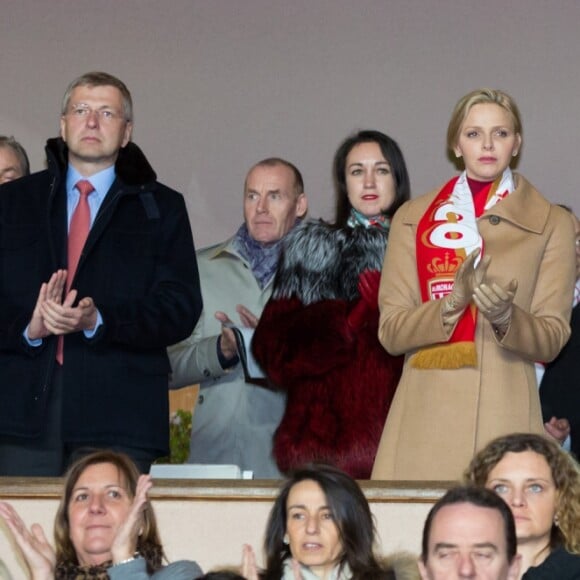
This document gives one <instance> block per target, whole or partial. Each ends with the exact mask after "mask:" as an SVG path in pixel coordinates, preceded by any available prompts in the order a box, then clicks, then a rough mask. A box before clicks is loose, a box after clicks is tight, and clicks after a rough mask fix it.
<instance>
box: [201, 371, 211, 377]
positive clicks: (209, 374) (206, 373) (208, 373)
mask: <svg viewBox="0 0 580 580" xmlns="http://www.w3.org/2000/svg"><path fill="white" fill-rule="evenodd" d="M203 376H204V377H209V376H211V373H210V372H209V369H203Z"/></svg>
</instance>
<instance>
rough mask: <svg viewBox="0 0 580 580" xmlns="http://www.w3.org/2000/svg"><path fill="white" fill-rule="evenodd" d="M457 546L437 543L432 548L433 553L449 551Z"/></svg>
mask: <svg viewBox="0 0 580 580" xmlns="http://www.w3.org/2000/svg"><path fill="white" fill-rule="evenodd" d="M457 547H458V546H457V544H450V543H448V542H438V543H437V544H435V545H434V546H433V551H434V552H437V551H439V550H449V549H450V548H457Z"/></svg>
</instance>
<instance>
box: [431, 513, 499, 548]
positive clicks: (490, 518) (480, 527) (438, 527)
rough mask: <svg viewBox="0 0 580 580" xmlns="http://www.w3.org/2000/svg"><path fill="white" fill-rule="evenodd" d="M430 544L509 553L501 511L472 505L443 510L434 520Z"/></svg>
mask: <svg viewBox="0 0 580 580" xmlns="http://www.w3.org/2000/svg"><path fill="white" fill-rule="evenodd" d="M429 544H430V545H431V546H432V547H435V546H437V545H442V544H452V545H455V546H461V547H477V546H480V545H483V544H486V545H488V546H489V545H493V546H495V547H496V548H497V550H498V551H501V552H504V553H505V552H506V539H505V531H504V525H503V519H502V517H501V514H500V513H499V511H498V510H496V509H493V508H488V507H480V506H475V505H473V504H470V503H459V504H450V505H446V506H444V507H442V508H441V509H440V510H439V511H438V512H437V514H436V515H435V518H434V519H433V523H432V527H431V533H430V538H429Z"/></svg>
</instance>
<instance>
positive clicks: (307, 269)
mask: <svg viewBox="0 0 580 580" xmlns="http://www.w3.org/2000/svg"><path fill="white" fill-rule="evenodd" d="M386 244H387V233H386V232H385V231H384V230H382V229H380V228H368V229H367V228H363V227H357V228H349V227H344V228H340V227H337V226H333V225H331V224H328V223H326V222H324V221H322V220H318V221H306V222H304V223H303V224H301V225H299V226H298V227H296V228H294V229H293V230H292V231H291V232H290V233H289V234H288V235H287V236H286V237H285V238H284V244H283V248H282V253H281V255H280V261H279V263H278V269H277V271H276V278H275V280H274V290H273V297H274V298H291V297H295V298H298V299H299V300H300V301H301V302H302V303H303V304H305V305H306V304H312V303H313V302H319V301H320V300H349V301H350V300H355V299H356V298H358V296H359V293H358V289H357V286H358V277H359V274H360V273H361V272H362V271H363V270H381V268H382V266H383V258H384V254H385V247H386Z"/></svg>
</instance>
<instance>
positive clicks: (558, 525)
mask: <svg viewBox="0 0 580 580" xmlns="http://www.w3.org/2000/svg"><path fill="white" fill-rule="evenodd" d="M554 525H555V526H556V527H557V528H559V527H560V518H559V517H558V514H556V515H555V516H554Z"/></svg>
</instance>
